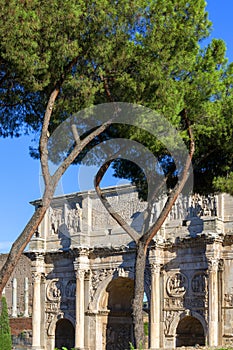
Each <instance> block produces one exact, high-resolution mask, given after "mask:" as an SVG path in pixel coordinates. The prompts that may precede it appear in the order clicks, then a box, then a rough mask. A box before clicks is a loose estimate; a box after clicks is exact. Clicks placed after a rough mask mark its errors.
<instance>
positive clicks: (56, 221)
mask: <svg viewBox="0 0 233 350" xmlns="http://www.w3.org/2000/svg"><path fill="white" fill-rule="evenodd" d="M49 227H50V234H52V235H53V234H58V233H59V232H60V233H63V234H67V233H69V234H75V233H78V232H81V230H82V208H81V205H80V203H71V204H70V205H67V204H64V206H63V207H59V208H52V207H50V208H49Z"/></svg>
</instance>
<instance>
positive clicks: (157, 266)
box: [150, 262, 161, 274]
mask: <svg viewBox="0 0 233 350" xmlns="http://www.w3.org/2000/svg"><path fill="white" fill-rule="evenodd" d="M150 269H151V273H152V274H155V273H160V269H161V264H160V263H159V262H153V263H151V264H150Z"/></svg>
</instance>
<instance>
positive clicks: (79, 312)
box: [74, 249, 89, 349]
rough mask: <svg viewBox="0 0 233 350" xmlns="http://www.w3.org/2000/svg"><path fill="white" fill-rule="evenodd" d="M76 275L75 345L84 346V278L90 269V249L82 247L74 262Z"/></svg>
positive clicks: (79, 347)
mask: <svg viewBox="0 0 233 350" xmlns="http://www.w3.org/2000/svg"><path fill="white" fill-rule="evenodd" d="M74 269H75V276H76V325H75V347H76V348H78V349H83V348H84V296H85V291H84V278H85V275H86V273H87V272H88V270H89V260H88V250H87V249H85V250H84V249H82V250H81V251H80V255H79V257H77V258H76V259H75V262H74Z"/></svg>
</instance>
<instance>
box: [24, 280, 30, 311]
mask: <svg viewBox="0 0 233 350" xmlns="http://www.w3.org/2000/svg"><path fill="white" fill-rule="evenodd" d="M24 317H29V313H28V277H25V279H24Z"/></svg>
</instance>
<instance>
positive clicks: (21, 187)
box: [0, 0, 233, 253]
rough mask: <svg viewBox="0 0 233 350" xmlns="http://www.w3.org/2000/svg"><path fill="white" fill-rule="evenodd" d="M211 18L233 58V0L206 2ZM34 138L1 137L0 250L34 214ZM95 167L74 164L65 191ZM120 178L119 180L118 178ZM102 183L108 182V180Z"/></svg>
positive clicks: (86, 183) (83, 183) (86, 181)
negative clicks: (31, 143)
mask: <svg viewBox="0 0 233 350" xmlns="http://www.w3.org/2000/svg"><path fill="white" fill-rule="evenodd" d="M207 3H208V4H207V10H208V12H209V18H210V20H211V21H212V22H213V32H212V35H211V36H212V37H215V38H221V39H224V40H225V42H226V44H227V56H228V58H229V60H230V61H233V21H232V14H233V1H232V0H223V1H219V0H210V1H207ZM30 140H31V137H30V136H29V137H22V138H19V139H13V140H12V139H0V160H1V164H2V169H1V172H0V191H1V201H0V219H1V220H0V253H3V252H7V251H8V250H9V248H10V245H11V243H12V241H13V240H14V239H15V238H16V237H17V235H18V234H19V233H20V232H21V230H22V229H23V228H24V226H25V225H26V223H27V221H28V220H29V218H30V217H31V215H32V213H33V207H32V206H31V205H30V204H29V202H30V201H32V200H34V199H37V198H39V197H40V196H41V193H40V180H39V179H40V168H39V163H38V161H35V160H33V159H31V158H30V156H29V152H28V147H29V144H30ZM94 172H95V169H94V168H92V169H89V170H87V169H84V168H82V169H80V171H79V173H77V170H76V169H75V168H74V167H72V168H71V169H70V170H69V171H68V174H66V176H65V177H64V179H63V182H62V187H63V189H62V187H60V189H59V191H60V192H61V193H62V192H63V193H69V192H75V191H78V190H86V189H88V188H92V187H93V186H92V183H93V180H92V176H93V174H94ZM115 181H117V180H115ZM103 185H108V183H107V182H106V183H105V184H103Z"/></svg>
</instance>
